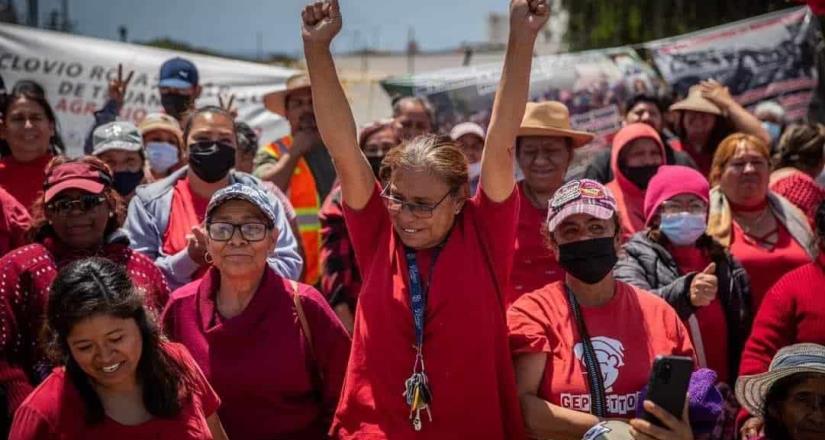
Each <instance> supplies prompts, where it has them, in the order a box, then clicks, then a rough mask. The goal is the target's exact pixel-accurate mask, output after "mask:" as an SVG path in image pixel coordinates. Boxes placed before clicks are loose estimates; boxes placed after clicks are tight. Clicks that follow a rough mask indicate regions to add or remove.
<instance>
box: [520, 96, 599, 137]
mask: <svg viewBox="0 0 825 440" xmlns="http://www.w3.org/2000/svg"><path fill="white" fill-rule="evenodd" d="M518 135H519V136H558V137H565V138H570V139H572V140H573V148H578V147H581V146H582V145H584V144H586V143H588V142H590V141H592V140H593V137H594V135H593V134H592V133H587V132H584V131H576V130H573V129H571V128H570V112H569V111H568V110H567V106H565V105H564V104H562V103H560V102H558V101H545V102H528V103H527V106H526V107H525V109H524V119H522V121H521V127H520V128H519V130H518Z"/></svg>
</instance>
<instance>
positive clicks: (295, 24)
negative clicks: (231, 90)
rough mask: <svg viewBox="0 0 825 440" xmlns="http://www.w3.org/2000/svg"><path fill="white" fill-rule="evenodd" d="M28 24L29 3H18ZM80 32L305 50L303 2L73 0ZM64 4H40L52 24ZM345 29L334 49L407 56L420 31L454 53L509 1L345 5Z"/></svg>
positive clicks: (346, 0)
mask: <svg viewBox="0 0 825 440" xmlns="http://www.w3.org/2000/svg"><path fill="white" fill-rule="evenodd" d="M12 1H14V2H15V5H16V7H17V11H18V16H19V17H21V19H23V17H25V12H26V0H12ZM68 1H69V17H70V21H71V22H72V23H73V25H74V30H75V32H77V33H79V34H82V35H87V36H92V37H99V38H106V39H118V38H119V34H118V28H119V27H120V26H126V27H127V28H128V31H129V37H128V38H129V41H147V40H151V39H154V38H160V37H170V38H172V39H174V40H181V41H184V42H187V43H189V44H192V45H194V46H197V47H205V48H209V49H213V50H217V51H219V52H222V53H230V54H242V55H250V56H254V55H255V54H256V53H257V48H258V34H259V33H260V35H261V43H262V44H261V46H262V49H263V53H264V54H268V53H288V54H297V53H298V52H299V51H300V48H301V46H300V43H301V40H300V28H299V23H300V11H301V9H302V8H303V6H304V5H305V4H306V2H305V1H303V0H68ZM60 3H61V0H40V14H39V16H40V21H41V23H43V22H45V21H46V19H47V17H48V15H49V12H50V11H51V10H52V9H59V5H60ZM340 4H341V8H342V13H343V16H344V28H343V30H342V33H341V34H340V35H339V36H338V38H337V39H336V43H335V44H336V45H335V46H334V49H335V50H337V51H350V50H353V49H356V48H362V47H364V46H370V47H377V48H379V49H390V50H403V49H404V48H405V47H406V42H407V34H408V32H409V28H410V26H413V28H414V33H415V37H416V40H417V41H418V43H419V46H420V47H421V48H422V49H425V50H435V49H444V48H453V47H456V46H458V45H460V44H461V43H462V42H465V41H468V42H470V41H471V42H475V41H484V40H486V20H487V16H488V14H489V13H490V12H499V13H505V12H506V11H507V7H508V4H509V1H508V0H340Z"/></svg>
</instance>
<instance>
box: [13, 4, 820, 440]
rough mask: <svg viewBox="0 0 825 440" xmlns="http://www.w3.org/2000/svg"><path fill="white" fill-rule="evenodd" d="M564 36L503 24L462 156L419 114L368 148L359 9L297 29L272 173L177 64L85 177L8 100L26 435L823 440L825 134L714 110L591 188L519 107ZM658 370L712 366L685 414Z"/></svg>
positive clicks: (405, 115) (418, 106)
mask: <svg viewBox="0 0 825 440" xmlns="http://www.w3.org/2000/svg"><path fill="white" fill-rule="evenodd" d="M550 13H551V11H550V9H549V6H548V2H547V1H546V0H511V1H510V16H509V20H510V27H509V28H510V30H509V40H508V45H507V51H506V55H505V61H504V66H503V69H502V73H501V79H500V83H499V87H498V89H497V91H496V96H495V100H494V103H493V106H492V108H491V109H490V122H489V125H488V126H487V127H482V126H480V125H478V124H475V123H473V122H464V123H461V124H457V125H455V126H454V127H441V130H443V132H444V133H449V135H448V136H443V135H438V134H436V132H437V131H438V127H437V121H438V118H437V117H436V115H435V114H434V111H433V109H432V107H431V106H430V105H429V103H428V102H427V100H426V99H424V98H422V97H404V98H401V99H398V100H396V101H395V102H394V105H393V113H392V115H388V118H387V119H382V120H378V121H375V122H374V123H371V124H368V125H366V126H363V127H361V129H360V130H359V129H358V128H357V127H356V124H355V121H354V118H353V114H352V110H351V109H350V106H349V103H348V101H347V97H346V94H345V92H344V89H343V87H342V85H341V81H340V80H339V78H338V74H337V71H336V66H335V62H334V57H333V56H332V53H331V50H330V46H331V44H332V42H333V40H334V38H335V37H336V35H338V34H339V32H340V30H341V27H342V22H343V17H342V15H341V11H340V9H339V6H338V2H337V0H324V1H319V2H315V3H312V4H310V5H308V6H306V7H305V8H304V9H303V11H302V15H301V17H300V20H301V23H302V28H301V29H302V37H303V44H304V54H305V57H306V64H307V72H306V73H302V74H300V75H296V76H294V77H292V78H290V79H289V80H288V81H287V83H286V87H285V88H284V89H283V90H281V91H278V92H276V93H272V94H269V95H266V96H264V97H262V100H263V101H264V103H265V105H266V108H267V109H268V110H269V111H271V112H273V113H275V114H278V115H280V116H282V117H284V118H285V119H286V120H287V121H288V122H289V125H290V128H291V131H290V134H289V135H287V136H285V137H283V138H281V139H261V140H260V141H261V142H260V144H261V146H260V147H259V139H258V137H257V135H256V133H255V131H254V130H253V129H252V128H250V127H249V126H248V125H246V124H245V123H243V122H240V121H236V120H235V112H234V111H233V109H232V108H231V102H229V103H226V105H224V103H223V102H222V103H221V105H220V106H198V105H197V99H198V97H199V95H200V91H201V87H200V85H199V76H198V71H197V68H196V66H195V65H194V64H192V63H191V62H189V61H188V60H185V59H183V58H174V59H171V60H168V61H167V62H165V63H164V64H163V65H162V66H161V69H160V75H159V77H160V81H159V84H158V92H159V93H160V96H161V103H162V105H163V109H164V111H163V112H161V113H155V114H150V115H147V117H146V118H145V119H144V120H143V121H142V122H141V123H140V125H138V126H135V125H133V124H131V123H129V122H124V121H120V120H118V119H117V116H118V112H119V110H120V108H121V107H122V105H123V99H124V96H125V95H126V90H127V88H128V85H129V82H130V80H131V76H132V75H131V74H130V73H124V72H123V71H122V69H118V70H119V71H118V75H117V77H116V78H114V79H113V80H112V81H111V83H110V85H109V98H108V100H107V101H106V102H105V103H103V104H102V107H101V110H99V111H98V112H96V113H95V124H94V127H93V129H92V130H90V132H89V136H88V138H87V142H86V145H85V149H84V153H85V154H86V155H84V156H82V157H78V158H69V157H67V156H66V155H65V154H64V153H65V147H64V145H63V143H62V141H61V138H60V133H59V129H58V125H57V121H56V119H55V114H54V111H53V110H52V108H51V106H50V104H49V101H48V99H47V96H46V93H45V92H44V90H43V88H42V87H41V86H40V85H38V84H36V83H34V82H32V81H25V80H24V81H19V82H18V83H17V84H15V85H14V86H13V87H12V88H11V90H9V91H8V92H7V93H4V95H3V96H2V100H1V101H0V110H1V111H2V114H1V115H0V121H1V124H0V213H1V214H2V217H0V255H2V257H0V429H2V431H3V434H6V435H8V436H9V438H11V439H14V440H46V439H104V438H106V439H110V438H124V439H131V438H134V439H148V438H152V439H227V438H231V439H250V440H256V439H261V440H264V439H325V438H334V439H413V438H425V439H464V438H478V439H517V440H518V439H526V438H541V439H554V440H562V439H582V438H585V439H590V440H594V439H613V440H618V439H638V440H650V439H658V440H671V439H677V440H689V439H694V438H695V439H720V440H728V439H766V440H785V439H791V440H807V439H822V438H825V301H824V300H823V299H822V295H821V292H822V290H821V289H822V286H825V187H823V186H822V185H821V184H820V183H818V182H819V180H818V178H819V177H821V176H820V175H821V173H822V172H823V166H825V126H823V125H822V124H818V123H816V122H812V121H786V120H784V119H783V118H784V115H783V114H782V113H781V107H779V108H778V109H777V107H778V106H777V105H776V104H775V103H769V104H767V105H764V106H761V107H760V108H759V109H757V111H755V112H754V114H751V113H749V112H748V111H747V110H746V109H745V108H743V107H742V106H741V105H739V104H738V103H737V102H736V101H735V100H734V99H733V97H732V96H731V94H730V92H729V91H728V89H727V88H726V87H725V86H723V85H722V84H720V83H718V82H716V81H714V80H706V81H703V82H701V83H700V84H697V85H695V86H694V87H693V88H691V90H690V93H689V94H688V96H687V97H685V98H684V99H683V100H681V101H679V102H676V103H674V104H673V105H671V106H670V107H669V108H665V107H664V106H663V104H662V102H663V101H662V100H660V99H659V98H658V97H656V96H652V95H645V94H640V95H637V96H634V97H632V98H631V99H629V100H628V102H627V103H626V105H625V106H624V111H625V116H624V123H623V127H622V128H621V129H620V130H619V131H618V132H617V133H616V134H615V136H614V137H613V138H612V140H611V142H612V146H611V148H608V149H605V151H603V152H599V153H597V154H595V155H593V156H592V157H591V158H590V162H589V165H588V167H587V169H586V170H585V171H584V174H583V175H581V176H571V175H570V173H569V172H568V168H569V166H570V164H571V162H572V159H573V157H574V154H575V153H576V150H577V149H579V148H581V147H583V146H584V145H586V144H588V143H589V142H590V141H592V140H593V138H594V136H593V134H591V133H588V132H586V131H580V130H577V129H575V128H574V127H571V124H570V112H569V111H568V108H567V107H566V106H565V104H564V103H562V102H558V101H544V102H535V103H534V102H527V101H528V88H529V82H530V73H531V61H532V57H533V46H534V43H535V40H536V37H537V35H538V34H539V33H540V32H541V29H542V28H543V27H544V25H545V23H546V22H547V20H548V18H549V16H550ZM296 18H297V17H296ZM516 170H518V172H516ZM517 175H518V176H519V179H517V178H516V176H517ZM819 283H823V284H819ZM662 356H681V357H685V358H687V359H689V360H690V362H692V365H693V368H692V369H693V372H692V374H691V376H690V383H689V386H688V392H687V395H686V396H685V399H684V409H683V410H682V411H677V412H675V413H674V412H672V410H668V409H665V407H664V406H663V405H662V406H660V405H661V403H660V402H655V401H654V400H655V399H653V398H651V399H647V397H646V396H647V392H648V386H649V380H650V378H651V371H652V370H653V365H654V361H655V360H656V359H658V358H660V357H662ZM657 403H659V404H657ZM654 421H655V422H654Z"/></svg>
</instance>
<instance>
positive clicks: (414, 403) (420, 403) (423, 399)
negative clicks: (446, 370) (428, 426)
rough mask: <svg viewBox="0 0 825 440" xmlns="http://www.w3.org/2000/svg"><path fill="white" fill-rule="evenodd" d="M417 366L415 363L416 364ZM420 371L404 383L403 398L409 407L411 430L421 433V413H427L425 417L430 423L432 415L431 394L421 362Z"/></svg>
mask: <svg viewBox="0 0 825 440" xmlns="http://www.w3.org/2000/svg"><path fill="white" fill-rule="evenodd" d="M416 364H417V362H416ZM421 364H422V368H421V370H420V371H414V372H413V374H412V376H410V378H409V379H407V380H406V381H405V382H404V398H405V399H406V401H407V405H409V406H410V420H412V425H413V429H415V430H416V431H421V411H422V410H424V411H427V417H428V418H429V420H430V422H432V421H433V415H432V413H431V412H430V404H431V403H432V397H433V396H432V393H430V385H429V382H428V381H427V374H426V373H424V368H423V361H422V362H421Z"/></svg>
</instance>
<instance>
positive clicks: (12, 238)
mask: <svg viewBox="0 0 825 440" xmlns="http://www.w3.org/2000/svg"><path fill="white" fill-rule="evenodd" d="M30 223H31V217H29V211H28V210H26V208H25V207H23V205H22V204H21V203H20V202H18V201H17V199H16V198H14V196H12V195H11V194H9V193H8V191H6V190H5V189H3V187H0V255H6V253H8V252H10V251H11V250H12V249H17V248H18V247H20V246H23V245H24V244H25V243H26V239H25V234H26V230H27V229H28V228H29V224H30Z"/></svg>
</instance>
